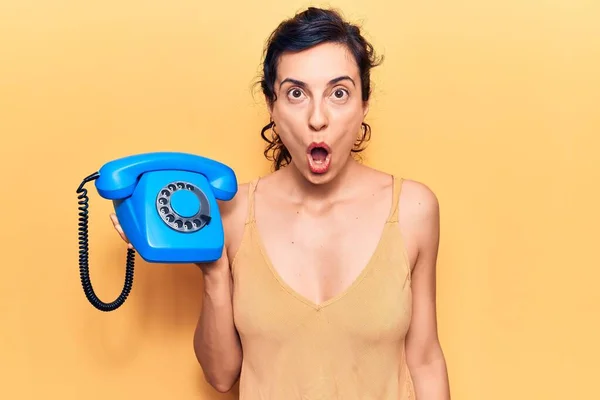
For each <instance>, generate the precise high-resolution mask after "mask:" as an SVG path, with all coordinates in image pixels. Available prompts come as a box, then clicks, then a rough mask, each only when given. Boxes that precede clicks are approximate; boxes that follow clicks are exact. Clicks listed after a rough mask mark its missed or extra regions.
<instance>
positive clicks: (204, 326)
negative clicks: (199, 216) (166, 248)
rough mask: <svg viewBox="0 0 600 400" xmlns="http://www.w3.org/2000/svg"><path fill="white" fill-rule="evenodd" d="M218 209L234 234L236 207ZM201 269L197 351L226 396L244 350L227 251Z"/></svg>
mask: <svg viewBox="0 0 600 400" xmlns="http://www.w3.org/2000/svg"><path fill="white" fill-rule="evenodd" d="M219 205H220V209H221V213H222V219H223V224H224V228H225V231H226V232H231V231H229V229H228V228H229V226H230V219H231V213H232V210H231V208H233V207H234V205H233V204H225V203H220V204H219ZM226 237H227V235H226ZM226 246H227V240H226ZM199 267H200V268H201V269H202V273H203V276H204V290H203V297H202V310H201V313H200V317H199V319H198V324H197V326H196V331H195V334H194V351H195V353H196V358H197V359H198V362H199V363H200V365H201V367H202V370H203V371H204V376H205V378H206V381H207V382H208V383H209V384H210V385H211V386H213V387H214V388H215V389H216V390H217V391H219V392H221V393H224V392H228V391H229V390H230V389H231V388H232V386H233V385H234V384H235V382H236V381H237V379H238V376H239V373H240V369H241V365H242V348H241V344H240V339H239V337H238V333H237V330H236V328H235V324H234V321H233V304H232V294H233V280H232V276H231V271H230V268H229V257H228V254H227V249H226V248H225V249H223V255H222V257H221V258H220V259H219V260H217V261H216V262H214V263H211V264H199Z"/></svg>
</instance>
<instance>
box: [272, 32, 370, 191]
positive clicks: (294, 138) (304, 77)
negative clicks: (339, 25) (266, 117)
mask: <svg viewBox="0 0 600 400" xmlns="http://www.w3.org/2000/svg"><path fill="white" fill-rule="evenodd" d="M274 91H275V94H276V96H277V100H276V101H275V102H274V103H273V106H272V108H271V110H270V111H271V116H272V118H273V120H274V122H275V124H276V126H275V130H276V132H277V134H278V135H279V136H280V138H281V140H282V142H283V144H284V145H285V147H286V148H287V149H288V151H289V152H290V154H291V156H292V164H293V166H294V167H295V168H297V169H298V170H299V171H300V173H301V174H302V175H303V176H304V177H305V178H306V179H308V180H309V181H311V182H314V183H324V182H326V181H330V180H331V179H332V178H333V177H335V176H336V175H337V174H338V173H339V171H340V170H341V169H342V168H343V167H344V165H345V164H346V162H347V161H348V159H349V158H350V154H351V153H350V152H351V150H352V148H353V146H354V143H355V142H356V139H357V137H358V134H359V133H360V130H361V123H362V122H363V120H364V117H365V115H366V113H367V111H368V106H367V104H366V103H365V102H363V101H362V97H361V81H360V71H359V69H358V66H357V64H356V62H355V61H354V58H353V56H352V54H351V53H350V52H349V51H348V50H347V48H346V47H345V46H343V45H339V44H334V43H325V44H321V45H318V46H316V47H313V48H311V49H308V50H304V51H301V52H296V53H286V54H284V55H282V56H281V57H280V60H279V64H278V68H277V78H276V80H275V86H274Z"/></svg>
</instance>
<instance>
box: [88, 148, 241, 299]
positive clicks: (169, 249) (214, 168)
mask: <svg viewBox="0 0 600 400" xmlns="http://www.w3.org/2000/svg"><path fill="white" fill-rule="evenodd" d="M90 181H95V185H96V190H97V191H98V194H99V195H100V196H102V197H103V198H105V199H108V200H112V202H113V206H114V209H115V214H116V215H117V218H118V219H119V223H120V224H121V227H122V228H123V231H124V233H125V235H126V236H127V239H128V240H129V241H130V242H131V244H132V245H133V248H134V249H135V250H133V249H127V260H126V271H125V284H124V286H123V290H122V292H121V294H120V295H119V296H118V297H117V299H116V300H114V301H113V302H111V303H105V302H103V301H101V300H100V299H99V298H98V297H97V296H96V294H95V293H94V289H93V287H92V284H91V282H90V278H89V259H88V252H89V243H88V207H89V206H88V201H89V199H88V196H87V190H86V189H85V188H84V186H85V184H86V183H88V182H90ZM236 192H237V178H236V175H235V173H234V171H233V170H232V169H231V168H230V167H228V166H227V165H225V164H222V163H220V162H218V161H215V160H212V159H209V158H205V157H202V156H198V155H193V154H188V153H178V152H156V153H144V154H136V155H131V156H127V157H123V158H119V159H116V160H113V161H110V162H108V163H106V164H104V165H103V166H102V168H100V170H99V171H97V172H94V173H93V174H91V175H89V176H87V177H86V178H84V180H83V181H82V182H81V184H80V185H79V187H78V188H77V193H78V195H79V196H78V199H79V202H78V205H79V207H78V210H79V228H78V229H79V271H80V278H81V283H82V286H83V290H84V293H85V296H86V297H87V299H88V300H89V302H90V303H91V304H92V305H93V306H94V307H96V308H97V309H99V310H100V311H113V310H116V309H117V308H119V307H120V306H121V305H122V304H123V303H124V302H125V300H126V298H127V296H128V295H129V293H130V291H131V287H132V283H133V270H134V261H135V251H137V252H138V253H139V254H140V256H141V257H142V258H143V259H144V260H145V261H147V262H150V263H169V264H181V263H204V262H212V261H216V260H218V259H219V258H220V257H221V254H222V250H223V245H224V232H223V224H222V221H221V215H220V212H219V207H218V204H217V199H218V200H223V201H228V200H231V199H232V198H233V197H234V196H235V194H236Z"/></svg>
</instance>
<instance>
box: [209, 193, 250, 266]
mask: <svg viewBox="0 0 600 400" xmlns="http://www.w3.org/2000/svg"><path fill="white" fill-rule="evenodd" d="M249 187H250V183H249V182H246V183H242V184H240V185H238V190H237V193H236V194H235V196H234V197H233V198H232V199H231V200H229V201H221V200H218V201H217V202H218V204H219V211H220V213H221V220H222V221H223V230H224V231H225V247H226V248H227V252H228V253H229V255H230V256H231V255H232V254H234V253H235V251H236V250H237V247H238V245H239V242H240V240H241V238H242V235H243V232H244V226H245V222H246V216H247V211H248V189H249Z"/></svg>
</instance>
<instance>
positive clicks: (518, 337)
mask: <svg viewBox="0 0 600 400" xmlns="http://www.w3.org/2000/svg"><path fill="white" fill-rule="evenodd" d="M308 4H310V3H307V2H305V1H274V0H273V1H268V2H267V1H262V2H242V1H238V2H236V4H232V3H231V2H204V1H198V0H196V1H191V0H175V1H142V0H137V1H134V0H129V1H116V0H110V1H81V0H71V1H65V0H53V1H41V0H37V1H34V0H13V1H11V2H9V1H3V2H2V3H1V4H0V132H1V135H2V145H0V174H1V177H0V178H1V180H0V182H1V185H0V188H1V189H0V190H1V193H0V198H1V199H2V203H1V204H2V219H1V220H2V227H3V229H2V230H1V233H0V234H1V235H2V236H1V241H0V243H1V245H2V265H3V269H2V279H1V280H0V293H1V295H0V296H1V298H0V311H1V321H2V327H1V329H0V340H1V343H2V344H1V345H0V346H1V347H0V359H1V362H0V368H2V371H1V373H0V381H1V384H0V398H3V399H38V398H60V399H79V398H87V399H132V398H143V399H180V400H183V399H206V400H208V399H233V398H235V393H233V394H231V393H230V394H225V395H218V394H216V392H214V391H213V390H211V389H210V388H209V387H208V386H207V384H206V383H204V381H203V378H202V374H201V370H200V368H199V365H198V364H197V362H196V360H195V357H194V354H193V349H192V334H193V329H194V326H195V324H196V320H197V317H198V313H199V310H200V293H201V284H202V282H201V275H200V272H199V271H198V270H197V269H196V268H194V267H192V266H189V265H185V266H177V267H176V266H169V265H147V264H145V263H143V262H142V261H140V259H139V257H138V258H137V264H136V266H137V268H136V275H135V281H134V288H133V291H132V293H131V296H130V298H129V300H128V301H127V302H126V304H125V306H123V307H122V308H121V309H119V310H118V311H115V312H112V313H101V312H99V311H96V310H95V309H93V308H92V307H91V306H90V305H89V304H88V302H87V300H86V299H85V297H84V296H83V291H82V289H81V285H80V282H79V273H78V266H77V197H76V193H75V189H76V188H77V186H78V185H79V183H80V181H81V179H82V178H83V177H85V176H86V175H87V174H89V173H91V172H93V171H95V170H97V169H98V168H99V167H100V166H101V165H102V164H103V163H104V162H106V161H108V160H111V159H114V158H117V157H121V156H124V155H129V154H133V153H139V152H145V151H159V150H177V151H189V152H194V153H198V154H203V155H207V156H209V157H213V158H216V159H219V160H221V161H224V162H226V163H228V164H230V165H231V166H232V167H233V168H234V169H235V170H236V171H237V173H238V178H239V180H240V181H242V182H243V181H246V180H248V179H250V178H252V177H254V176H256V175H258V174H264V173H266V172H268V168H269V164H268V162H267V161H266V160H264V159H263V156H262V150H263V146H264V143H263V142H262V140H261V139H260V136H259V132H260V128H261V127H262V126H263V124H264V123H266V121H267V119H266V116H265V112H264V103H263V101H262V98H261V96H260V94H259V93H258V92H256V94H254V95H253V92H252V83H253V82H254V80H255V78H256V77H257V74H258V71H259V63H260V59H261V52H262V46H263V43H264V40H265V39H266V38H267V36H268V34H269V33H270V32H271V30H272V29H273V28H275V26H276V25H277V24H278V23H279V22H280V20H282V19H283V18H285V17H288V16H291V15H292V14H293V13H294V12H295V11H296V10H299V9H301V8H303V7H305V6H306V5H308ZM313 4H317V5H327V4H325V3H313ZM330 4H331V5H333V6H335V7H339V8H340V9H342V10H343V11H344V13H345V15H346V16H347V17H349V18H350V19H352V20H353V21H362V23H363V25H364V27H365V29H366V32H367V35H368V38H369V39H370V40H372V42H373V44H374V45H375V46H376V49H377V50H378V51H379V52H380V53H382V54H384V55H385V57H386V60H385V62H384V64H383V65H382V66H381V67H380V68H378V69H377V70H376V71H375V72H374V75H373V78H374V81H375V84H374V97H373V102H372V107H371V112H370V114H369V116H368V121H369V122H370V123H371V124H372V126H373V130H374V133H373V140H372V143H371V145H370V148H369V151H368V152H367V153H366V155H365V161H366V162H367V163H369V164H370V165H373V166H375V167H378V168H381V169H384V170H387V171H389V172H394V173H397V174H401V175H403V176H405V177H409V178H412V179H417V180H420V181H423V182H426V183H427V184H428V185H429V186H430V187H431V188H433V189H434V190H435V192H436V193H437V195H438V197H439V199H440V202H441V208H442V241H441V249H440V260H439V284H438V288H439V320H440V335H441V340H442V342H443V346H444V350H445V353H446V356H447V359H448V366H449V372H450V377H451V385H452V392H453V398H454V399H458V400H484V399H485V400H500V399H502V400H504V399H544V400H555V399H556V400H558V399H594V398H596V399H597V398H600V389H598V376H599V374H600V367H598V365H599V363H598V358H599V357H600V346H599V345H598V340H599V337H600V334H599V333H600V332H599V329H598V328H599V317H598V315H599V311H598V310H599V308H600V307H599V305H600V304H599V303H600V294H599V293H600V290H598V285H599V284H600V262H599V257H598V240H599V239H600V235H599V234H598V227H599V223H600V212H599V207H600V206H599V205H600V191H599V189H598V185H599V184H600V160H599V159H600V156H599V155H598V154H599V152H600V139H599V133H600V23H599V22H598V21H600V6H599V4H600V3H598V2H597V1H595V0H588V1H586V0H554V1H550V0H547V1H543V0H538V1H522V0H519V1H517V0H510V1H506V0H490V1H477V0H464V1H454V2H449V1H416V2H415V1H413V2H408V1H393V2H392V1H382V0H373V1H372V2H371V3H369V2H367V1H364V0H355V1H350V0H347V1H337V2H333V3H330ZM89 187H90V188H93V186H91V185H90V186H89ZM90 201H91V222H90V223H91V231H90V235H91V273H92V282H93V283H94V285H95V288H96V290H97V292H98V293H99V295H100V296H101V297H102V298H103V299H105V300H112V299H113V298H114V297H115V296H117V294H118V293H119V291H120V289H121V287H122V284H123V271H124V260H125V258H124V257H125V246H124V244H123V243H122V242H121V241H120V239H119V238H118V237H117V235H116V233H115V232H114V231H113V228H112V226H111V224H110V221H109V219H108V214H109V212H111V205H110V203H109V202H108V201H105V200H103V199H102V198H100V197H99V196H97V194H96V192H95V191H94V190H93V189H92V191H91V200H90Z"/></svg>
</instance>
